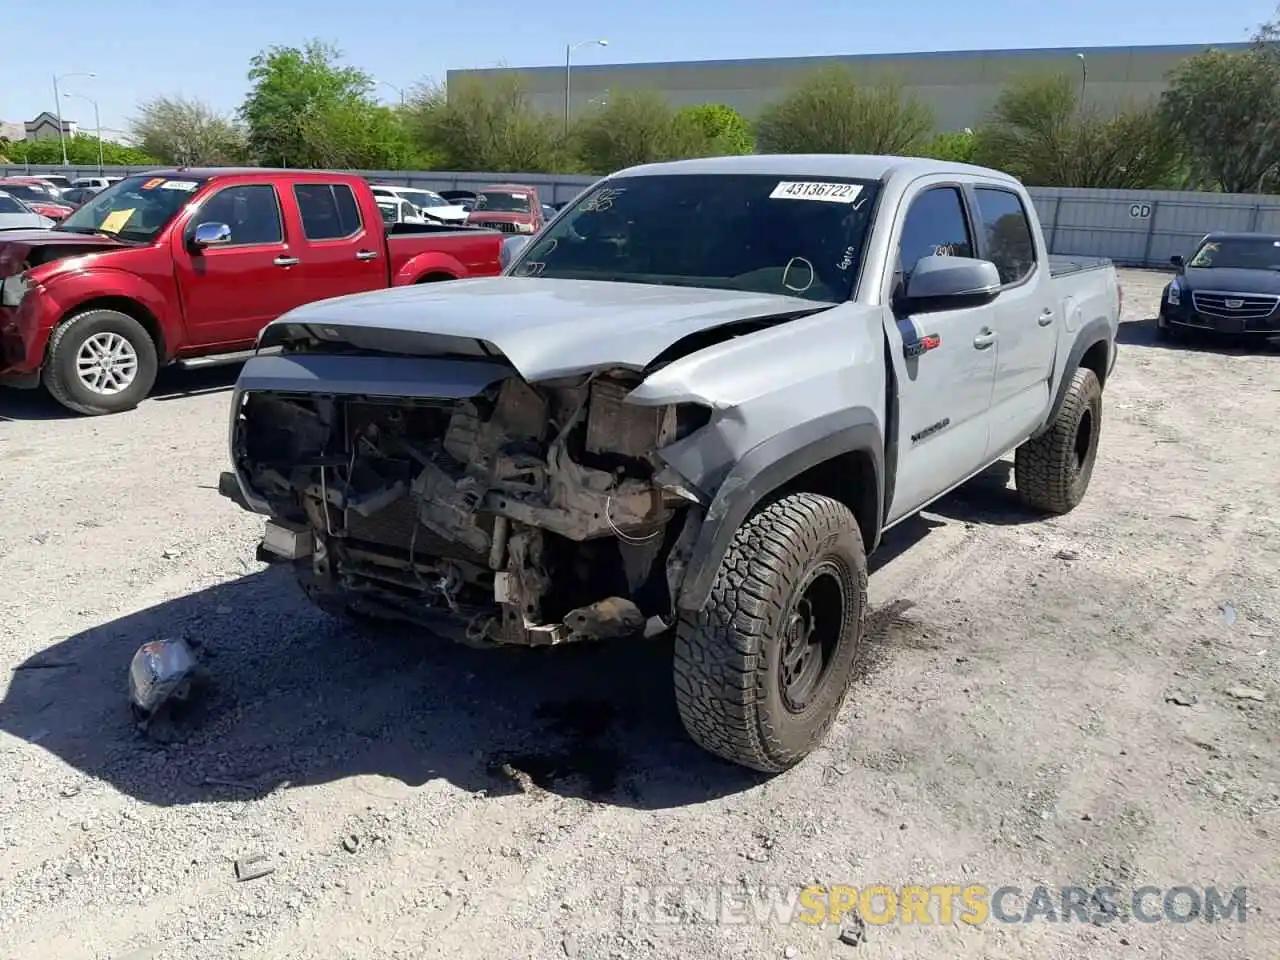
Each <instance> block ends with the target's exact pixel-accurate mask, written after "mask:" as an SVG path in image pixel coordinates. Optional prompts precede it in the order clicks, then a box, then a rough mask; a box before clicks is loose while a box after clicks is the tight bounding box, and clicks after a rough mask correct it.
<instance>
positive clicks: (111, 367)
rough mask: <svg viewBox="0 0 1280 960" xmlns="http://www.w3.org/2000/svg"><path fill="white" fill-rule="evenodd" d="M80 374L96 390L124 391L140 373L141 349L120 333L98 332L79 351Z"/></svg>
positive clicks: (102, 392) (77, 368)
mask: <svg viewBox="0 0 1280 960" xmlns="http://www.w3.org/2000/svg"><path fill="white" fill-rule="evenodd" d="M76 375H77V376H78V377H79V378H80V382H81V383H83V384H84V385H85V386H86V387H88V388H89V389H90V390H92V391H93V392H94V393H99V394H105V395H108V396H109V395H111V394H116V393H120V392H121V391H123V390H127V389H128V388H129V385H130V384H131V383H133V381H134V378H135V377H137V375H138V351H137V350H136V349H135V348H134V346H133V344H132V343H130V342H129V341H128V340H126V339H125V338H124V337H122V336H120V334H118V333H95V334H94V335H93V336H91V337H89V338H88V339H87V340H85V342H84V343H82V344H81V345H80V349H79V350H77V351H76Z"/></svg>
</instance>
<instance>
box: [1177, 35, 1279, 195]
mask: <svg viewBox="0 0 1280 960" xmlns="http://www.w3.org/2000/svg"><path fill="white" fill-rule="evenodd" d="M1159 113H1160V118H1161V120H1162V121H1163V123H1164V128H1165V130H1166V131H1168V134H1169V135H1171V136H1173V137H1174V138H1176V139H1177V141H1178V142H1179V143H1180V144H1181V145H1182V148H1183V150H1184V151H1185V153H1186V156H1187V161H1188V164H1189V166H1190V172H1191V177H1192V179H1193V181H1194V182H1195V183H1196V184H1197V185H1199V186H1201V187H1207V188H1208V189H1211V190H1223V191H1226V192H1227V193H1259V192H1271V191H1276V190H1280V26H1278V25H1277V24H1276V23H1274V22H1273V23H1266V24H1263V25H1262V26H1261V27H1260V28H1259V29H1258V32H1257V34H1255V36H1254V44H1253V47H1252V49H1250V50H1246V51H1233V52H1227V51H1224V50H1206V51H1205V52H1204V53H1199V54H1196V55H1195V56H1193V57H1188V58H1187V59H1186V60H1184V61H1183V62H1182V63H1181V64H1179V65H1178V66H1177V67H1175V68H1174V69H1173V71H1172V72H1171V73H1170V74H1169V86H1168V88H1167V89H1166V90H1165V91H1164V93H1163V94H1161V97H1160V108H1159Z"/></svg>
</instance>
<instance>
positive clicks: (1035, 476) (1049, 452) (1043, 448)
mask: <svg viewBox="0 0 1280 960" xmlns="http://www.w3.org/2000/svg"><path fill="white" fill-rule="evenodd" d="M1101 430H1102V385H1101V384H1100V383H1099V382H1098V376H1097V374H1095V373H1094V372H1093V371H1092V370H1089V369H1087V368H1085V367H1080V368H1079V369H1077V370H1076V372H1075V374H1074V375H1073V376H1072V378H1071V383H1070V384H1069V385H1068V386H1067V395H1066V397H1065V398H1064V399H1063V401H1062V407H1061V408H1060V409H1059V410H1058V415H1057V417H1056V418H1054V421H1053V426H1052V427H1051V428H1050V429H1049V431H1048V432H1047V433H1044V434H1042V435H1040V436H1039V437H1035V438H1034V439H1031V440H1028V441H1027V442H1026V443H1024V444H1022V446H1020V447H1018V450H1017V452H1016V453H1015V454H1014V461H1013V470H1014V484H1015V485H1016V486H1017V488H1018V494H1019V496H1021V497H1022V500H1023V501H1024V502H1025V503H1026V504H1027V505H1028V506H1031V507H1034V508H1035V509H1037V510H1042V511H1044V512H1045V513H1057V514H1062V513H1067V512H1068V511H1070V510H1073V509H1074V508H1075V507H1076V505H1077V504H1078V503H1079V502H1080V501H1081V500H1083V499H1084V495H1085V491H1087V490H1088V489H1089V480H1090V478H1092V476H1093V465H1094V462H1095V461H1096V460H1097V458H1098V437H1099V434H1100V432H1101Z"/></svg>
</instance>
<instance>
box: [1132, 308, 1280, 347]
mask: <svg viewBox="0 0 1280 960" xmlns="http://www.w3.org/2000/svg"><path fill="white" fill-rule="evenodd" d="M1116 343H1118V344H1121V345H1122V346H1127V347H1157V348H1159V349H1161V350H1172V351H1175V352H1182V351H1189V352H1195V353H1217V354H1222V355H1223V356H1249V355H1251V354H1260V353H1267V352H1268V351H1277V350H1280V337H1271V338H1270V339H1265V338H1262V337H1248V338H1246V337H1231V336H1225V335H1221V334H1219V335H1215V334H1211V333H1201V332H1199V331H1196V330H1188V331H1186V332H1185V333H1183V334H1182V336H1181V337H1180V338H1179V339H1176V340H1162V339H1161V338H1160V335H1159V333H1158V331H1157V330H1156V318H1155V317H1146V318H1144V319H1142V320H1128V321H1124V322H1122V323H1121V324H1120V329H1119V330H1118V331H1117V333H1116Z"/></svg>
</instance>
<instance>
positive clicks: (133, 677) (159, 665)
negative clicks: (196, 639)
mask: <svg viewBox="0 0 1280 960" xmlns="http://www.w3.org/2000/svg"><path fill="white" fill-rule="evenodd" d="M197 667H198V664H197V661H196V655H195V653H194V652H193V651H192V649H191V647H190V646H188V645H187V642H186V641H185V640H182V639H180V638H168V639H162V640H151V641H148V642H147V643H144V644H143V645H142V646H140V647H139V648H138V652H137V653H135V654H134V655H133V661H132V662H131V663H130V664H129V701H130V704H131V706H132V708H133V711H134V715H135V716H136V717H137V718H138V719H139V720H141V721H146V720H149V719H150V718H152V717H154V716H155V715H156V713H157V712H158V711H160V710H161V708H163V707H164V706H166V705H167V704H169V703H170V702H172V701H174V700H185V699H186V698H187V696H188V694H189V693H190V692H191V681H192V678H193V677H194V675H195V673H196V670H197Z"/></svg>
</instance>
